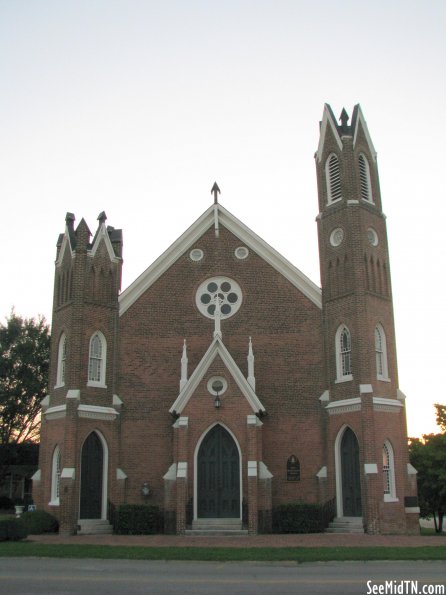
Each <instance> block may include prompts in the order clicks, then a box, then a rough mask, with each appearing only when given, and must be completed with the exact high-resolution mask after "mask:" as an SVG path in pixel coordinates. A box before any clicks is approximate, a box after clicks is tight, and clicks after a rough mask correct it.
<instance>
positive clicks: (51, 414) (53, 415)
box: [42, 405, 67, 419]
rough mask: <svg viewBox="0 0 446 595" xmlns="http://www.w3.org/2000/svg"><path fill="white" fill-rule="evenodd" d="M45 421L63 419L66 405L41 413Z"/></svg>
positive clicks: (49, 408) (50, 408)
mask: <svg viewBox="0 0 446 595" xmlns="http://www.w3.org/2000/svg"><path fill="white" fill-rule="evenodd" d="M42 413H43V415H44V416H45V417H46V419H58V418H60V417H65V416H66V414H67V406H66V405H56V406H55V407H48V409H47V410H46V411H43V412H42Z"/></svg>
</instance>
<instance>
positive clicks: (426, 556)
mask: <svg viewBox="0 0 446 595" xmlns="http://www.w3.org/2000/svg"><path fill="white" fill-rule="evenodd" d="M2 556H3V557H5V556H8V557H11V556H14V557H15V556H36V557H54V558H103V559H104V558H106V559H130V560H206V561H248V560H249V561H284V560H288V561H294V562H318V561H330V560H446V546H429V547H393V548H391V547H321V548H310V547H278V548H263V547H262V548H228V547H217V548H203V547H187V548H186V547H184V548H183V547H141V546H134V547H132V546H130V547H124V546H96V545H77V544H64V545H60V544H58V545H54V544H39V543H32V542H26V541H24V542H3V543H0V557H2Z"/></svg>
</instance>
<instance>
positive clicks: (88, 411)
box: [77, 405, 119, 421]
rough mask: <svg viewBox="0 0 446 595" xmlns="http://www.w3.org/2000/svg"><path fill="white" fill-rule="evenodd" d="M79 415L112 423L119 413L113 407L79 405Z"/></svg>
mask: <svg viewBox="0 0 446 595" xmlns="http://www.w3.org/2000/svg"><path fill="white" fill-rule="evenodd" d="M77 414H78V416H79V417H86V418H89V419H102V420H106V421H112V420H114V419H115V418H116V417H117V416H118V415H119V412H118V411H116V409H113V407H100V406H99V405H79V407H78V408H77Z"/></svg>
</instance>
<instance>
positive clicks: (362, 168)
mask: <svg viewBox="0 0 446 595" xmlns="http://www.w3.org/2000/svg"><path fill="white" fill-rule="evenodd" d="M358 165H359V183H360V187H361V198H362V199H363V200H367V201H368V202H373V195H372V181H371V178H370V166H369V162H368V161H367V157H366V156H365V155H363V154H362V153H361V154H360V155H359V157H358Z"/></svg>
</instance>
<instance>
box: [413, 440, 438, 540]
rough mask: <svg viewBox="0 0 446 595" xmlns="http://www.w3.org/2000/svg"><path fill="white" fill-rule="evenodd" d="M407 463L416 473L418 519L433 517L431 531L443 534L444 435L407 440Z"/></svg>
mask: <svg viewBox="0 0 446 595" xmlns="http://www.w3.org/2000/svg"><path fill="white" fill-rule="evenodd" d="M409 453H410V462H411V463H412V465H413V466H414V467H415V469H417V471H418V475H417V481H418V499H419V503H420V516H422V517H424V518H430V517H431V516H433V517H434V524H435V531H436V532H437V533H441V531H442V530H443V517H444V514H445V512H446V434H425V435H424V436H423V438H422V439H420V438H411V439H410V444H409Z"/></svg>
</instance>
